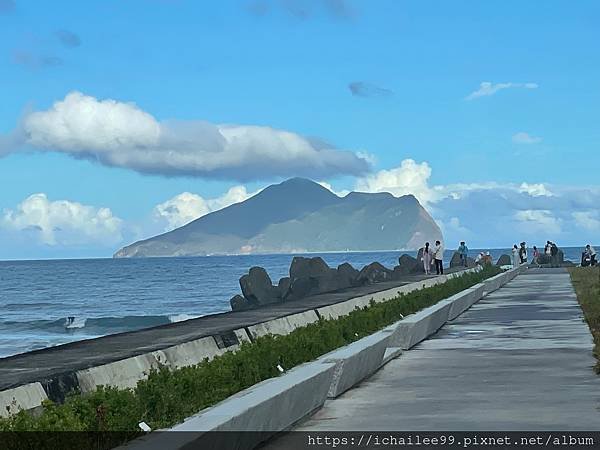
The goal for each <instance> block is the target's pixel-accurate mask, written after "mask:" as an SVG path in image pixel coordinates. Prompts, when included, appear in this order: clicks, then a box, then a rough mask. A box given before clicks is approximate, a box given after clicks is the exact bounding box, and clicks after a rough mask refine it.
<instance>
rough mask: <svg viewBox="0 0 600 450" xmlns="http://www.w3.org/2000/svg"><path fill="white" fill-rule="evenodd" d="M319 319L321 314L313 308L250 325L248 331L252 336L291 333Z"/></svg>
mask: <svg viewBox="0 0 600 450" xmlns="http://www.w3.org/2000/svg"><path fill="white" fill-rule="evenodd" d="M318 321H319V316H318V315H317V313H316V312H315V311H313V310H310V311H305V312H301V313H298V314H292V315H290V316H285V317H280V318H279V319H274V320H269V321H268V322H262V323H258V324H256V325H252V326H249V327H248V332H249V333H250V336H252V338H257V337H259V336H265V335H267V334H274V335H285V334H290V333H291V332H292V331H294V330H295V329H296V328H300V327H303V326H305V325H308V324H310V323H314V322H318Z"/></svg>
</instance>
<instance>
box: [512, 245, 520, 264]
mask: <svg viewBox="0 0 600 450" xmlns="http://www.w3.org/2000/svg"><path fill="white" fill-rule="evenodd" d="M512 263H513V267H518V265H519V247H517V244H515V245H513V249H512Z"/></svg>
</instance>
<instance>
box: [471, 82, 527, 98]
mask: <svg viewBox="0 0 600 450" xmlns="http://www.w3.org/2000/svg"><path fill="white" fill-rule="evenodd" d="M510 88H521V89H537V88H538V85H537V84H536V83H496V84H494V83H491V82H490V81H483V82H481V84H480V85H479V89H477V90H476V91H474V92H471V93H470V94H469V95H468V96H467V97H466V100H474V99H476V98H480V97H487V96H490V95H494V94H495V93H497V92H499V91H501V90H503V89H510Z"/></svg>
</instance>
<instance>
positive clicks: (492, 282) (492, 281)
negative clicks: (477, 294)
mask: <svg viewBox="0 0 600 450" xmlns="http://www.w3.org/2000/svg"><path fill="white" fill-rule="evenodd" d="M507 281H508V273H507V272H503V273H499V274H498V275H496V276H493V277H491V278H488V279H487V280H483V281H482V283H483V284H484V286H485V293H486V294H489V293H490V292H494V291H496V290H498V289H500V288H501V287H502V286H504V285H505V284H506V282H507Z"/></svg>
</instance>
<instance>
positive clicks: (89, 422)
mask: <svg viewBox="0 0 600 450" xmlns="http://www.w3.org/2000/svg"><path fill="white" fill-rule="evenodd" d="M500 272H501V270H500V269H498V268H497V267H495V266H494V267H492V266H488V267H486V268H485V269H484V270H483V271H481V272H479V273H468V274H464V275H462V276H460V277H456V278H453V279H451V280H448V281H447V282H445V283H443V284H440V285H437V286H433V287H430V288H425V289H421V290H418V291H414V292H411V293H409V294H406V295H400V296H399V297H396V298H394V299H391V300H389V301H387V302H383V303H374V302H372V303H371V304H370V306H368V307H365V308H363V309H356V310H355V311H353V312H352V313H350V314H349V315H347V316H343V317H339V318H337V319H335V320H319V321H318V322H316V323H313V324H309V325H307V326H305V327H301V328H297V329H296V330H294V331H293V332H291V333H290V334H288V335H285V336H263V337H260V338H258V339H256V340H255V341H254V342H251V343H244V344H242V345H241V347H240V349H239V350H237V351H235V352H228V353H225V354H223V355H221V356H218V357H215V358H214V359H212V360H210V361H209V360H205V361H204V362H202V363H200V364H197V365H195V366H191V367H184V368H181V369H178V370H174V371H171V370H168V369H167V368H163V369H161V370H158V371H153V372H152V373H151V374H150V375H149V377H148V378H147V379H145V380H142V381H140V382H139V383H138V384H137V386H136V387H135V388H134V389H124V390H119V389H116V388H110V387H102V386H101V387H99V388H98V389H97V390H96V391H95V392H92V393H88V394H86V395H82V394H79V393H73V394H71V395H69V396H68V397H67V399H66V400H65V402H64V403H63V404H60V405H59V404H54V403H52V402H49V401H48V402H46V403H45V404H44V411H43V412H42V413H41V414H38V415H32V414H30V413H28V412H26V411H20V412H18V413H17V414H14V415H12V416H10V417H9V418H5V419H0V431H12V432H21V431H42V432H44V431H81V432H92V433H94V432H106V431H112V432H122V433H124V434H119V435H115V437H114V438H115V439H116V440H118V441H119V442H122V441H125V440H128V439H132V438H134V437H136V436H138V435H139V434H140V432H139V428H138V423H139V422H141V421H144V422H146V423H147V424H149V425H150V427H151V428H152V429H158V428H165V427H170V426H173V425H175V424H177V423H180V422H182V421H183V420H184V419H185V418H186V417H189V416H191V415H193V414H195V413H197V412H198V411H200V410H202V409H204V408H207V407H209V406H212V405H215V404H216V403H218V402H220V401H222V400H224V399H226V398H227V397H229V396H231V395H233V394H235V393H237V392H239V391H241V390H243V389H246V388H248V387H250V386H253V385H254V384H256V383H258V382H260V381H263V380H266V379H269V378H273V377H276V376H278V375H279V371H278V369H277V365H278V364H280V365H281V366H283V367H285V368H286V369H290V368H292V367H295V366H297V365H299V364H302V363H305V362H309V361H312V360H314V359H316V358H318V357H319V356H321V355H323V354H325V353H328V352H330V351H332V350H334V349H336V348H339V347H342V346H344V345H347V344H349V343H351V342H354V341H356V340H358V339H360V338H363V337H365V336H367V335H369V334H372V333H374V332H376V331H378V330H381V329H382V328H385V327H386V326H388V325H390V324H392V323H394V322H396V321H398V320H400V319H401V318H403V317H404V316H407V315H409V314H412V313H415V312H417V311H419V310H421V309H424V308H427V307H428V306H431V305H433V304H435V303H437V302H439V301H440V300H443V299H445V298H448V297H450V296H452V295H454V294H456V293H458V292H460V291H462V290H464V289H467V288H469V287H471V286H473V285H475V284H477V283H479V282H481V281H482V280H484V279H486V278H489V277H491V276H494V275H496V274H498V273H500ZM83 436H84V437H85V434H84V435H83ZM119 442H112V441H110V442H101V443H97V442H95V441H94V444H95V445H91V443H89V442H88V443H87V447H88V448H111V447H112V446H114V445H116V444H118V443H119ZM96 444H97V445H96ZM63 447H64V448H67V447H65V446H63ZM18 448H22V447H18ZM73 448H76V447H73Z"/></svg>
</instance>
